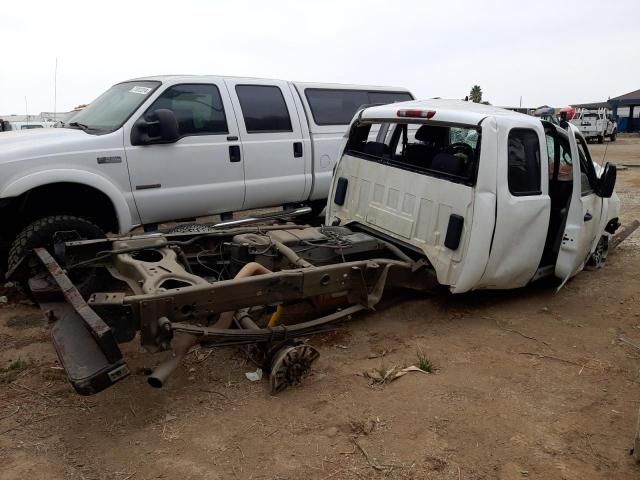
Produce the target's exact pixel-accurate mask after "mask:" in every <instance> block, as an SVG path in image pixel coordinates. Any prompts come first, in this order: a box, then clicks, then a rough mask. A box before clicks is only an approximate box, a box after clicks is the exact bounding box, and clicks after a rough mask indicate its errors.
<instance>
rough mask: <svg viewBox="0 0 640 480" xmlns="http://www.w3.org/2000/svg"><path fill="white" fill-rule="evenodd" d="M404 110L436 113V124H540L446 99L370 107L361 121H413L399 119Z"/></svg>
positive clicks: (503, 111) (510, 113) (489, 107)
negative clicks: (508, 120) (499, 120)
mask: <svg viewBox="0 0 640 480" xmlns="http://www.w3.org/2000/svg"><path fill="white" fill-rule="evenodd" d="M403 109H415V110H430V111H434V112H435V114H434V115H433V116H432V117H431V120H432V121H434V122H436V121H441V122H449V123H461V124H466V125H477V124H479V123H480V122H481V121H482V120H483V119H484V118H486V117H517V118H520V119H530V120H531V122H532V123H539V122H540V119H539V118H535V117H531V116H529V115H525V114H523V113H518V112H514V111H512V110H507V109H504V108H500V107H494V106H492V105H483V104H481V103H473V102H465V101H463V100H444V99H431V100H413V101H410V102H398V103H391V104H388V105H380V106H375V107H369V108H365V109H364V111H363V112H362V115H361V116H360V119H361V120H368V119H371V120H373V119H376V120H378V119H380V120H382V119H398V118H402V119H403V120H405V121H406V120H409V121H411V120H413V119H411V118H409V119H407V118H406V117H398V110H403ZM415 120H420V119H415ZM423 120H424V119H423Z"/></svg>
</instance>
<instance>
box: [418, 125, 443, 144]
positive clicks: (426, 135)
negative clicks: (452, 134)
mask: <svg viewBox="0 0 640 480" xmlns="http://www.w3.org/2000/svg"><path fill="white" fill-rule="evenodd" d="M416 140H419V141H421V142H425V143H427V142H433V143H435V144H437V145H441V146H444V145H448V144H449V129H448V128H447V127H436V126H433V125H422V126H421V127H420V128H419V129H418V131H417V132H416Z"/></svg>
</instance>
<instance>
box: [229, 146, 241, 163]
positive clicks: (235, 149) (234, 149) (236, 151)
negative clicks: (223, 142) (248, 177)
mask: <svg viewBox="0 0 640 480" xmlns="http://www.w3.org/2000/svg"><path fill="white" fill-rule="evenodd" d="M229 161H230V162H232V163H236V162H239V161H240V145H229Z"/></svg>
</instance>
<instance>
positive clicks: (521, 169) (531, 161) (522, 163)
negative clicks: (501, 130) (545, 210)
mask: <svg viewBox="0 0 640 480" xmlns="http://www.w3.org/2000/svg"><path fill="white" fill-rule="evenodd" d="M508 148H509V153H508V155H509V156H508V167H509V173H508V182H509V191H510V192H511V193H512V194H513V195H539V194H540V193H541V191H540V142H539V141H538V134H537V133H536V132H535V131H533V130H527V129H521V128H516V129H513V130H511V131H510V132H509V147H508Z"/></svg>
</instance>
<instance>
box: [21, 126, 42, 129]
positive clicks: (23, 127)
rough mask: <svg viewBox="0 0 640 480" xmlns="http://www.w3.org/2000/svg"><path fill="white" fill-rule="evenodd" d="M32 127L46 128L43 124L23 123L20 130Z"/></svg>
mask: <svg viewBox="0 0 640 480" xmlns="http://www.w3.org/2000/svg"><path fill="white" fill-rule="evenodd" d="M32 128H44V127H43V126H42V125H22V126H21V127H20V130H31V129H32Z"/></svg>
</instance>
